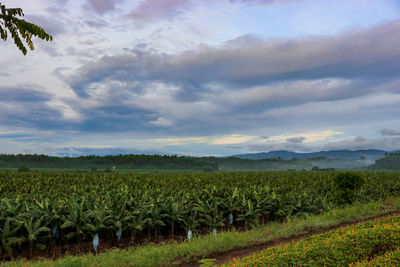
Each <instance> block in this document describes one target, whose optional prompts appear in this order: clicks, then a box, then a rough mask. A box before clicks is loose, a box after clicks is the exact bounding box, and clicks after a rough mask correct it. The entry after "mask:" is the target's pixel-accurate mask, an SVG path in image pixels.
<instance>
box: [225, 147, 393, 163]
mask: <svg viewBox="0 0 400 267" xmlns="http://www.w3.org/2000/svg"><path fill="white" fill-rule="evenodd" d="M387 153H388V152H387V151H383V150H377V149H363V150H329V151H319V152H310V153H297V152H292V151H286V150H279V151H270V152H261V153H247V154H238V155H233V156H232V157H236V158H241V159H253V160H262V159H276V158H281V159H285V160H291V159H313V158H326V159H345V160H356V159H364V160H369V161H375V160H377V159H380V158H383V157H384V156H385V155H386V154H387Z"/></svg>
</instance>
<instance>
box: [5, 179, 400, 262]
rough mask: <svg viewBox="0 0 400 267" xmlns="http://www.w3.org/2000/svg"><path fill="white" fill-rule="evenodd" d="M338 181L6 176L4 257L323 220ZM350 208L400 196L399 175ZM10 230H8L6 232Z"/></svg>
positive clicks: (360, 190) (368, 184)
mask: <svg viewBox="0 0 400 267" xmlns="http://www.w3.org/2000/svg"><path fill="white" fill-rule="evenodd" d="M335 177H336V174H335V173H328V172H326V173H321V172H285V173H283V172H261V173H258V172H249V173H209V174H199V173H197V174H172V173H169V174H129V175H128V174H99V173H63V172H3V173H0V195H1V199H0V229H2V230H1V232H0V234H1V238H2V243H1V244H2V245H1V246H2V252H1V253H2V257H3V258H4V259H10V258H13V256H14V252H15V250H18V251H29V253H28V256H30V257H32V256H33V255H34V254H35V251H36V250H38V249H47V250H48V251H49V252H50V253H51V250H52V247H53V246H54V245H55V244H72V243H79V242H81V241H85V240H86V241H89V240H97V239H98V240H99V242H100V245H99V246H101V243H102V242H104V241H105V240H107V242H118V240H119V239H120V238H125V239H130V241H131V244H135V243H136V242H137V240H138V239H140V240H143V239H147V241H152V240H156V241H157V240H158V239H159V237H160V236H163V237H171V238H176V236H177V235H178V237H179V238H180V239H181V240H182V239H184V238H185V237H186V236H188V237H190V235H188V234H189V233H191V234H192V235H194V236H196V235H198V234H200V233H202V234H205V233H210V232H213V233H216V232H217V231H218V232H220V231H221V230H226V229H233V228H238V227H239V228H246V229H247V228H251V227H255V226H258V225H260V224H264V223H266V222H271V221H282V220H284V219H287V218H292V217H306V216H309V215H311V214H319V213H322V212H325V211H328V210H331V209H332V208H334V207H340V206H342V205H343V204H342V203H341V202H340V201H338V195H340V194H342V193H340V192H338V190H340V187H339V188H338V186H337V184H336V183H335ZM362 179H363V181H365V182H364V183H363V184H362V185H360V187H357V188H354V190H353V191H349V190H348V188H347V189H346V191H345V193H346V195H347V196H348V200H349V201H350V200H351V201H352V202H353V201H357V202H369V201H372V200H378V199H383V198H386V197H388V196H391V195H397V194H398V193H399V192H400V179H399V174H398V173H380V174H378V175H375V174H374V173H364V174H362ZM7 229H8V230H7Z"/></svg>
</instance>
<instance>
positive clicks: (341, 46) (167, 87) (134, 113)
mask: <svg viewBox="0 0 400 267" xmlns="http://www.w3.org/2000/svg"><path fill="white" fill-rule="evenodd" d="M399 32H400V21H393V22H391V23H384V24H380V25H375V26H373V27H371V28H367V29H361V30H352V31H349V32H345V33H342V34H339V35H336V36H333V37H326V36H319V37H304V38H295V39H290V38H287V39H267V40H263V39H260V38H256V37H254V36H243V37H241V38H237V39H235V40H231V41H229V42H226V43H225V44H224V45H222V46H221V47H212V46H205V45H202V46H199V47H198V49H196V50H192V51H186V52H183V53H179V54H165V53H159V52H157V51H154V50H149V49H147V48H146V47H144V48H143V47H135V48H134V49H131V50H129V51H127V52H124V53H123V54H121V55H116V56H105V57H102V58H101V59H99V60H94V61H92V62H90V63H88V64H85V65H83V66H82V67H81V68H80V69H79V70H78V71H77V72H76V73H75V74H74V75H72V76H69V77H68V78H67V82H68V83H69V84H70V86H71V88H72V89H73V90H74V92H75V93H76V94H77V95H78V97H79V99H78V100H76V99H74V100H73V101H71V102H69V103H68V105H70V106H71V109H73V110H77V111H78V112H79V113H80V114H82V117H84V118H86V119H85V120H84V122H83V123H82V124H81V125H79V127H81V129H83V130H85V131H90V130H92V131H99V130H101V129H104V130H105V131H132V130H135V131H139V132H143V133H144V132H146V131H149V130H151V131H152V132H154V133H161V132H163V133H164V134H171V135H176V134H178V133H180V134H181V135H195V134H201V135H203V134H211V135H215V134H228V133H232V132H240V131H241V130H244V129H254V128H260V127H262V125H273V126H274V127H275V128H276V129H279V127H280V126H282V125H286V126H287V125H291V126H292V127H293V128H295V127H299V126H301V127H303V126H304V127H307V126H308V127H312V128H311V129H315V128H314V126H316V125H319V127H324V128H330V125H332V123H333V124H335V123H336V122H337V121H338V120H340V121H342V122H346V123H347V122H348V123H354V121H363V120H365V119H370V118H375V117H376V118H378V117H382V116H383V117H388V118H389V117H390V116H391V115H390V114H395V113H396V112H398V108H396V106H397V104H398V103H399V102H400V95H398V88H399V86H400V79H399V78H398V75H397V72H398V71H397V70H398V69H399V67H400V60H399V59H400V46H399V45H398V42H399V41H400V37H399V36H400V35H399ZM377 107H379V112H376V108H377ZM321 114H324V117H321ZM383 114H387V115H383ZM338 116H340V118H339V117H338ZM367 117H368V118H367ZM305 118H307V119H305ZM299 136H303V137H305V138H306V139H305V140H303V142H314V141H315V139H312V138H310V137H309V136H306V135H294V136H286V137H285V139H283V140H282V142H284V141H286V139H288V138H296V137H299ZM292 143H293V142H292Z"/></svg>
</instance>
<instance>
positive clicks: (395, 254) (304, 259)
mask: <svg viewBox="0 0 400 267" xmlns="http://www.w3.org/2000/svg"><path fill="white" fill-rule="evenodd" d="M399 248H400V217H399V216H391V217H388V218H384V219H380V220H375V221H370V222H367V223H363V224H359V225H355V226H350V227H346V228H343V229H339V230H336V231H331V232H327V233H324V234H320V235H315V236H312V237H309V238H307V239H303V240H301V241H298V242H293V243H289V244H286V245H283V246H278V247H272V248H269V249H267V250H265V251H263V252H261V253H257V254H255V255H252V256H248V257H245V258H242V259H236V260H233V261H231V262H228V263H226V264H223V265H222V266H226V267H228V266H398V265H399V263H400V255H399V254H400V253H399V250H398V249H399Z"/></svg>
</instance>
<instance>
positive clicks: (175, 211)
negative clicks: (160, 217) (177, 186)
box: [165, 199, 187, 239]
mask: <svg viewBox="0 0 400 267" xmlns="http://www.w3.org/2000/svg"><path fill="white" fill-rule="evenodd" d="M184 206H185V204H184V203H183V202H178V200H177V199H176V200H172V199H171V201H170V202H169V203H168V205H166V208H165V209H166V212H167V214H168V219H169V222H170V225H171V230H170V231H171V239H174V238H175V236H174V233H175V224H176V223H180V222H182V221H183V219H184V215H185V213H186V212H187V211H186V210H185V209H184V208H183V207H184Z"/></svg>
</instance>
